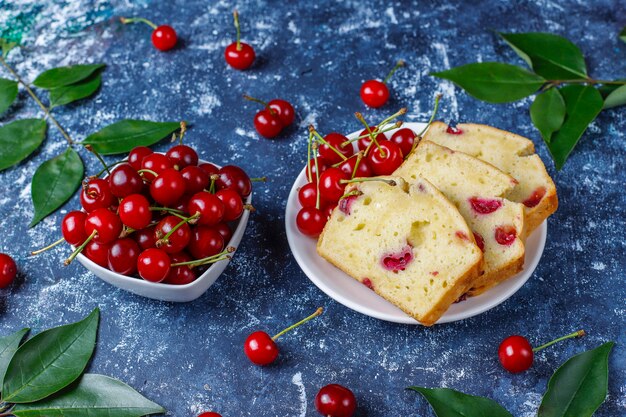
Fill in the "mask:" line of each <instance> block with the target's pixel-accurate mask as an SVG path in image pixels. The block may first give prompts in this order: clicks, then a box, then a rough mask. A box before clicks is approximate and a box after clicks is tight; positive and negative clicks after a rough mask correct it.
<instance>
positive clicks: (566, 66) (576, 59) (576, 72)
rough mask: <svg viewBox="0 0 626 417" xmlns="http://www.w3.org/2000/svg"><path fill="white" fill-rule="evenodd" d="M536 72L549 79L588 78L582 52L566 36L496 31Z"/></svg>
mask: <svg viewBox="0 0 626 417" xmlns="http://www.w3.org/2000/svg"><path fill="white" fill-rule="evenodd" d="M499 35H500V36H501V37H502V39H504V40H505V42H506V43H507V44H509V46H510V47H511V48H513V50H514V51H515V52H516V53H517V54H518V55H519V56H520V57H521V58H522V59H523V60H524V61H526V63H527V64H528V65H529V66H530V67H531V68H532V69H533V70H534V71H535V73H537V74H539V75H541V76H542V77H545V78H547V79H549V80H569V79H577V78H587V67H586V65H585V57H584V56H583V54H582V52H581V51H580V49H579V48H578V46H576V45H575V44H573V43H572V42H570V41H569V40H568V39H566V38H564V37H562V36H558V35H554V34H552V33H540V32H530V33H499Z"/></svg>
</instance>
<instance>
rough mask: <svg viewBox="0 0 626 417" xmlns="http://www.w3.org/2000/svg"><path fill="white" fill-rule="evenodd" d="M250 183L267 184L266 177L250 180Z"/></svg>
mask: <svg viewBox="0 0 626 417" xmlns="http://www.w3.org/2000/svg"><path fill="white" fill-rule="evenodd" d="M250 181H251V182H267V177H265V176H264V177H255V178H250Z"/></svg>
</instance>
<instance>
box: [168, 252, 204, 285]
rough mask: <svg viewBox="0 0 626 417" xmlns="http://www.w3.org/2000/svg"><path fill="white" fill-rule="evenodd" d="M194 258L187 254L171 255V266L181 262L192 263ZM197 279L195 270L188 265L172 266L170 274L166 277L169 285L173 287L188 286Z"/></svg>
mask: <svg viewBox="0 0 626 417" xmlns="http://www.w3.org/2000/svg"><path fill="white" fill-rule="evenodd" d="M192 260H193V259H192V257H191V256H190V255H189V254H187V253H185V252H178V253H172V254H170V261H171V264H176V263H180V262H189V261H192ZM196 278H197V275H196V272H195V271H194V270H193V268H190V267H189V266H187V265H178V266H170V272H169V273H168V274H167V277H165V281H164V282H166V283H168V284H173V285H186V284H189V283H191V282H194V281H195V280H196Z"/></svg>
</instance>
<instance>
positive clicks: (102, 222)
mask: <svg viewBox="0 0 626 417" xmlns="http://www.w3.org/2000/svg"><path fill="white" fill-rule="evenodd" d="M94 231H95V232H96V234H95V236H94V238H93V240H95V241H96V242H98V243H104V244H106V243H111V242H113V241H114V240H115V239H117V237H118V236H119V235H120V233H121V232H122V221H121V220H120V218H119V217H118V216H117V215H115V213H113V212H111V211H109V210H108V209H105V208H99V209H95V210H94V211H92V212H91V213H89V214H88V215H87V217H86V218H85V233H87V236H89V235H91V234H92V233H93V232H94Z"/></svg>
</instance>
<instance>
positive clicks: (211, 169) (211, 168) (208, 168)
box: [199, 162, 220, 179]
mask: <svg viewBox="0 0 626 417" xmlns="http://www.w3.org/2000/svg"><path fill="white" fill-rule="evenodd" d="M199 167H200V168H202V170H203V171H204V172H206V173H207V175H208V176H209V179H210V178H211V175H213V174H217V173H218V172H219V170H220V169H219V168H218V167H216V166H215V165H213V164H209V163H208V162H205V163H203V164H200V165H199Z"/></svg>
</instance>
